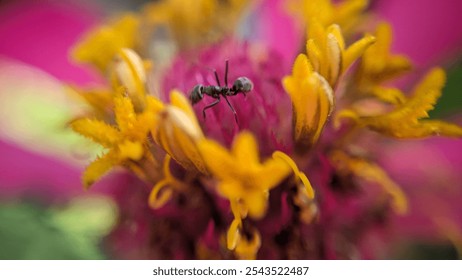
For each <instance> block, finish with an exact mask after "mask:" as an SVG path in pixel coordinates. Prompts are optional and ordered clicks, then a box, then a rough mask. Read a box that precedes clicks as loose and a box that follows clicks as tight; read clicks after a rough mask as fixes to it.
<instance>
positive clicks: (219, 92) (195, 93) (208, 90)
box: [190, 60, 253, 124]
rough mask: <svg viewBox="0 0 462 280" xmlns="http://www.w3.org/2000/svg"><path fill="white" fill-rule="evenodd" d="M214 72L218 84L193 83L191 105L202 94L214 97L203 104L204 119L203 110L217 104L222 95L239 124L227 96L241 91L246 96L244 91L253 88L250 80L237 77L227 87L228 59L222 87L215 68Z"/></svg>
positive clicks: (246, 91) (197, 100)
mask: <svg viewBox="0 0 462 280" xmlns="http://www.w3.org/2000/svg"><path fill="white" fill-rule="evenodd" d="M214 73H215V79H216V81H217V84H218V86H204V85H201V84H198V85H195V86H194V88H193V89H192V90H191V95H190V99H191V102H192V104H193V105H194V104H196V103H198V102H199V101H201V100H202V98H204V94H206V95H208V96H210V97H213V98H215V99H216V100H215V101H214V102H213V103H211V104H209V105H207V106H205V107H204V109H203V110H202V115H203V116H204V119H205V110H207V109H209V108H212V107H213V106H215V105H217V104H218V103H219V102H220V96H223V98H224V99H225V100H226V103H228V106H229V108H231V111H233V114H234V119H235V120H236V123H237V124H239V122H238V121H237V114H236V110H234V108H233V106H232V105H231V103H229V100H228V98H227V97H228V96H233V95H237V94H238V93H242V94H243V95H244V96H246V93H248V92H249V91H251V90H252V89H253V84H252V81H250V79H249V78H247V77H239V78H237V79H236V81H234V83H233V86H232V87H228V60H226V68H225V86H224V87H222V86H221V84H220V79H219V78H218V74H217V70H214Z"/></svg>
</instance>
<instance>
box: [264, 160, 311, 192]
mask: <svg viewBox="0 0 462 280" xmlns="http://www.w3.org/2000/svg"><path fill="white" fill-rule="evenodd" d="M273 158H280V159H281V160H283V161H284V162H285V163H286V164H287V165H289V166H290V168H291V169H292V171H293V173H294V175H295V176H296V177H297V179H298V180H300V181H301V182H302V184H303V186H305V189H306V191H307V194H308V197H309V198H311V199H313V198H314V190H313V187H312V186H311V183H310V181H309V180H308V177H306V175H305V173H303V172H301V171H300V170H299V169H298V166H297V164H296V163H295V162H294V161H293V160H292V159H291V158H290V157H289V156H288V155H287V154H285V153H283V152H281V151H276V152H274V153H273Z"/></svg>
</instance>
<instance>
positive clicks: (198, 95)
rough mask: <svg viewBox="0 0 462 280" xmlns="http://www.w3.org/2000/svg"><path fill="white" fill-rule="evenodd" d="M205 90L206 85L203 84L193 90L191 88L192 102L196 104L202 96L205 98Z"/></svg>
mask: <svg viewBox="0 0 462 280" xmlns="http://www.w3.org/2000/svg"><path fill="white" fill-rule="evenodd" d="M203 90H204V86H203V85H201V84H198V85H196V86H195V87H194V88H193V89H192V90H191V95H190V96H189V98H190V99H191V103H192V104H196V103H197V102H199V101H201V100H202V98H204V94H203V93H202V91H203Z"/></svg>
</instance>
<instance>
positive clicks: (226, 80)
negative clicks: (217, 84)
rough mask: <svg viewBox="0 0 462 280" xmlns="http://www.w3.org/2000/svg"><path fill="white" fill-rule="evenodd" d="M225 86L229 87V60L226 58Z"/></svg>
mask: <svg viewBox="0 0 462 280" xmlns="http://www.w3.org/2000/svg"><path fill="white" fill-rule="evenodd" d="M225 87H228V60H226V66H225Z"/></svg>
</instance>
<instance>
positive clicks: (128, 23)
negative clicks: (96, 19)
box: [72, 14, 139, 73]
mask: <svg viewBox="0 0 462 280" xmlns="http://www.w3.org/2000/svg"><path fill="white" fill-rule="evenodd" d="M138 26H139V19H138V18H137V17H136V16H135V15H133V14H125V15H123V16H122V17H121V18H119V19H118V20H117V21H115V22H112V23H109V24H108V25H104V26H101V27H97V28H95V29H93V30H91V31H90V32H89V33H88V34H86V35H85V37H84V39H83V40H82V41H81V42H80V43H79V44H78V45H77V46H76V47H75V48H74V49H73V51H72V56H73V58H74V59H75V60H77V61H78V62H84V63H90V64H93V65H94V66H95V67H97V68H98V69H99V70H100V71H101V72H102V73H105V72H106V70H107V67H108V65H109V64H110V62H111V61H112V59H113V57H114V56H115V54H116V53H117V52H118V51H119V50H120V49H121V48H133V47H135V46H136V44H137V42H136V40H137V38H136V34H137V32H136V30H137V29H138Z"/></svg>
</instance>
